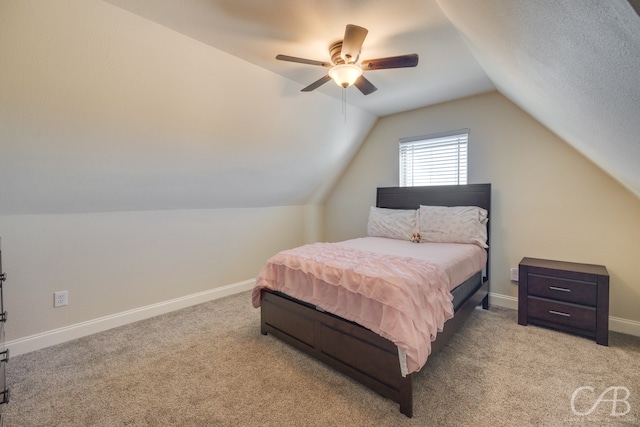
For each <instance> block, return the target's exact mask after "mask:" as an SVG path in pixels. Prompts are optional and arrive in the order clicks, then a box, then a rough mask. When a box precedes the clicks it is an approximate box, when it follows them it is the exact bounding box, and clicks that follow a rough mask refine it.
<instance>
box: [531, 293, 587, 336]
mask: <svg viewBox="0 0 640 427" xmlns="http://www.w3.org/2000/svg"><path fill="white" fill-rule="evenodd" d="M527 306H528V311H529V319H530V320H531V321H532V322H534V323H535V319H539V320H543V321H545V322H551V323H555V324H557V326H558V327H561V326H562V325H566V326H569V327H573V328H578V329H584V330H586V331H595V329H596V309H595V308H592V307H584V306H578V305H574V304H566V303H562V302H556V301H552V300H548V299H545V298H538V297H529V298H528V299H527Z"/></svg>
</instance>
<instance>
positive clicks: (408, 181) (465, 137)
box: [400, 129, 469, 187]
mask: <svg viewBox="0 0 640 427" xmlns="http://www.w3.org/2000/svg"><path fill="white" fill-rule="evenodd" d="M468 141H469V129H462V130H457V131H453V132H446V133H440V134H434V135H426V136H420V137H413V138H402V139H401V140H400V186H401V187H413V186H418V185H464V184H466V183H467V144H468Z"/></svg>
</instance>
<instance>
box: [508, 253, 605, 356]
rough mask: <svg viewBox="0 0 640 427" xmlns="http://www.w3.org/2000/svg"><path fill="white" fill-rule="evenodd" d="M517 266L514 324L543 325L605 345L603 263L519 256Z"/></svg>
mask: <svg viewBox="0 0 640 427" xmlns="http://www.w3.org/2000/svg"><path fill="white" fill-rule="evenodd" d="M518 270H519V271H518V278H519V280H518V324H520V325H527V324H528V323H532V324H536V325H540V326H546V327H549V328H553V329H558V330H562V331H566V332H571V333H574V334H578V335H583V336H587V337H590V338H595V340H596V342H597V343H598V344H600V345H609V273H608V272H607V269H606V267H604V266H602V265H593V264H579V263H574V262H563V261H552V260H546V259H537V258H523V259H522V261H520V265H519V269H518Z"/></svg>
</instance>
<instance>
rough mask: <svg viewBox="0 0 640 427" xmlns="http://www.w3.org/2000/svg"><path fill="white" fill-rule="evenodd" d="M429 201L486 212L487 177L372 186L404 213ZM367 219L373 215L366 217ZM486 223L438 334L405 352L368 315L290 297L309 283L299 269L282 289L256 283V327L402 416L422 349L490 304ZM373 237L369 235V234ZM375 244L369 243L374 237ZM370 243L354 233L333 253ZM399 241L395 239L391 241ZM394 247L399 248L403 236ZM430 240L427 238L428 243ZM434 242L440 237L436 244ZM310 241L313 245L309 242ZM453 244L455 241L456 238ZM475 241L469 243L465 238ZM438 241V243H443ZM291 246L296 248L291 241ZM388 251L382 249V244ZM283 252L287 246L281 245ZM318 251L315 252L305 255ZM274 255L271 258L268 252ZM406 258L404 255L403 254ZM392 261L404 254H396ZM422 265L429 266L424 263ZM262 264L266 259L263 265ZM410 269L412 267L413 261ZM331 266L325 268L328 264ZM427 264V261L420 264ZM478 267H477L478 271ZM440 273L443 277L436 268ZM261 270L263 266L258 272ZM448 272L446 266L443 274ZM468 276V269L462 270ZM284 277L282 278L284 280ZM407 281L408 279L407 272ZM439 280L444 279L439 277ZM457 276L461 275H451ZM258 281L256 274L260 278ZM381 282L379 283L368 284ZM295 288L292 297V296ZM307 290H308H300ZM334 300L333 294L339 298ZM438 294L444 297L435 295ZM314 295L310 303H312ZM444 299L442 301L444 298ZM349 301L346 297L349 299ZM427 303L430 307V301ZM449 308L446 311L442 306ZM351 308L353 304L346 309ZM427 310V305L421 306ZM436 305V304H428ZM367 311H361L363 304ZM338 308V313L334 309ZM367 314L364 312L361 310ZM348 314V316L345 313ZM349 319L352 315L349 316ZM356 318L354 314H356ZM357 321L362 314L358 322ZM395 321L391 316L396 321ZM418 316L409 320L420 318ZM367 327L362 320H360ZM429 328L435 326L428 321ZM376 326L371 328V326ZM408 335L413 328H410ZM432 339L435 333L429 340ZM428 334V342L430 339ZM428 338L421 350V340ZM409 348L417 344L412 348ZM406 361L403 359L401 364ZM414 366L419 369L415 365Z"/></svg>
mask: <svg viewBox="0 0 640 427" xmlns="http://www.w3.org/2000/svg"><path fill="white" fill-rule="evenodd" d="M428 206H434V207H454V206H460V207H463V206H473V207H478V208H479V209H480V210H485V211H486V215H487V216H488V215H489V214H490V207H491V185H490V184H469V185H460V186H429V187H383V188H378V189H377V195H376V207H375V208H372V210H373V209H379V208H382V209H379V210H381V211H385V210H387V209H394V210H395V211H392V212H393V213H396V212H397V213H399V214H400V213H402V212H405V211H408V210H420V209H427V207H428ZM369 221H370V223H371V216H370V220H369ZM488 237H489V223H488V222H487V223H486V245H484V246H485V247H486V248H484V249H482V251H481V252H482V253H483V255H484V258H483V264H484V265H482V266H481V267H480V268H478V267H477V266H475V267H474V268H473V270H474V271H472V272H471V273H469V274H467V276H468V277H467V278H465V279H464V280H463V281H462V283H460V284H459V283H448V286H449V287H450V289H449V290H450V292H451V293H450V294H448V293H447V295H450V298H449V299H450V300H452V301H450V305H451V307H450V308H448V307H445V308H443V311H444V315H445V320H446V321H443V320H442V319H438V321H439V322H440V324H439V325H437V329H438V331H437V334H436V333H433V332H432V333H431V339H430V340H429V339H426V340H420V341H429V342H428V343H425V342H421V343H420V344H418V345H419V348H418V347H416V348H417V350H416V348H414V347H412V346H409V347H408V349H407V350H406V351H405V346H404V344H396V343H400V342H401V343H404V341H403V340H402V339H398V338H397V337H396V336H394V335H391V336H390V335H389V333H387V330H386V329H384V328H383V329H382V330H377V329H376V327H377V325H374V326H376V327H373V326H372V325H370V324H368V323H367V318H366V316H365V317H358V316H357V315H356V316H355V317H354V316H353V315H352V313H351V312H350V311H341V308H340V307H342V306H335V307H334V306H333V305H330V304H328V306H329V307H331V308H332V309H331V310H327V309H325V308H322V307H326V306H325V305H323V304H317V301H315V300H314V298H311V297H308V298H307V297H305V298H302V299H301V298H296V297H295V295H296V293H295V292H293V291H292V289H294V288H291V286H295V287H304V286H311V285H308V284H307V283H306V282H305V281H304V280H302V279H299V277H300V276H295V275H293V276H290V277H291V278H290V279H288V280H289V281H294V282H295V281H296V280H297V281H298V282H297V283H293V284H292V283H289V284H288V285H287V286H288V288H284V287H283V288H282V289H289V291H287V292H282V291H280V290H278V289H269V288H268V287H266V286H264V284H263V285H261V286H258V284H257V285H256V287H255V288H254V291H253V294H252V297H253V299H254V300H253V303H254V306H256V307H257V306H259V307H260V310H261V326H260V331H261V333H262V334H263V335H267V334H270V335H272V336H274V337H276V338H278V339H280V340H282V341H284V342H286V343H288V344H290V345H292V346H293V347H295V348H297V349H299V350H302V351H304V352H306V353H307V354H309V355H311V356H312V357H314V358H316V359H318V360H320V361H322V362H324V363H326V364H327V365H329V366H331V367H332V368H334V369H336V370H337V371H339V372H341V373H343V374H345V375H348V376H349V377H351V378H353V379H354V380H356V381H358V382H360V383H361V384H363V385H365V386H366V387H369V388H370V389H372V390H374V391H376V392H377V393H379V394H380V395H382V396H384V397H386V398H389V399H391V400H393V401H394V402H397V403H398V404H399V406H400V412H401V413H403V414H404V415H406V416H408V417H412V416H413V385H412V376H413V375H414V374H415V373H416V372H417V371H419V370H420V369H421V368H422V366H423V364H424V362H426V356H424V354H425V351H426V353H427V356H433V354H435V353H437V352H438V351H439V350H440V349H441V348H442V347H443V346H444V345H445V344H446V343H447V341H448V340H449V339H450V338H451V337H452V336H453V334H454V333H455V332H456V331H457V330H459V329H460V327H461V326H462V325H463V324H464V322H465V321H466V319H467V318H468V317H469V316H470V314H471V313H472V312H473V310H474V309H475V308H476V307H477V306H479V305H480V304H481V305H482V307H483V308H484V309H487V308H488V293H489V249H488V244H489V239H488ZM374 239H375V238H374ZM374 243H375V242H374ZM363 244H364V245H365V248H366V247H367V245H370V244H371V242H370V241H366V242H365V243H362V242H361V241H360V240H357V239H356V240H355V241H346V242H339V243H338V244H337V245H338V246H339V248H338V249H337V250H338V251H339V252H337V255H336V256H338V257H340V256H342V252H340V251H346V252H347V253H349V251H351V250H352V249H351V247H352V246H353V247H355V249H353V250H354V252H355V253H356V254H359V252H358V251H359V250H360V249H361V246H362V245H363ZM395 244H396V245H400V243H395ZM402 244H403V245H404V246H403V248H402V249H401V251H400V253H402V251H404V250H405V249H404V247H405V246H407V242H404V243H402ZM317 245H321V244H314V245H305V247H304V248H305V249H306V250H311V249H314V250H316V248H315V246H317ZM408 245H414V247H415V248H420V249H421V250H422V249H424V250H427V245H424V246H423V245H422V244H421V243H418V244H416V243H408ZM432 245H433V244H432ZM435 245H438V243H435ZM311 246H314V248H311ZM454 246H455V244H454ZM458 246H464V245H458ZM467 246H475V245H467ZM443 247H444V246H443ZM296 250H298V249H297V248H296ZM385 250H386V249H385ZM283 252H285V251H283ZM310 256H311V257H312V258H317V257H316V255H314V254H312V255H310ZM378 256H383V257H384V256H387V257H388V260H389V263H390V265H391V266H392V265H393V264H392V261H394V257H395V255H384V254H379V255H378ZM274 258H275V257H274ZM405 260H409V258H405ZM398 261H402V259H399V260H398ZM414 262H415V263H416V266H415V270H416V272H417V273H420V271H419V270H421V268H422V267H421V266H422V264H419V262H418V261H417V260H415V259H414V258H413V257H412V258H411V262H409V263H407V265H410V264H413V263H414ZM427 267H428V266H427ZM265 268H266V266H265ZM412 268H413V267H412ZM327 269H329V267H327ZM425 269H426V267H425ZM263 270H264V269H263ZM476 270H477V271H476ZM439 273H440V277H444V276H446V274H443V273H442V271H439ZM261 274H262V273H261ZM447 274H448V273H447ZM465 277H466V276H465ZM283 280H284V279H283ZM411 280H414V279H413V278H411ZM443 280H444V279H443ZM455 280H459V279H455ZM261 282H264V280H261V277H259V279H258V283H261ZM374 288H376V289H379V287H374ZM292 295H294V296H292ZM305 295H306V294H305ZM337 298H338V299H339V297H337ZM439 298H440V299H442V297H439ZM313 302H316V303H315V304H314V303H313ZM443 304H444V303H443ZM347 305H348V304H347ZM433 307H436V305H435V304H434V305H433ZM449 310H450V313H448V311H449ZM352 311H353V310H352ZM419 311H420V312H421V315H422V314H425V315H426V312H427V311H430V310H419ZM434 311H438V310H437V309H435V308H434ZM365 312H366V311H365ZM337 314H341V315H337ZM367 316H368V315H367ZM345 317H346V318H345ZM433 317H435V316H431V317H429V319H427V320H426V321H425V322H426V323H435V321H434V320H433ZM348 319H351V320H348ZM356 320H357V321H356ZM361 320H362V321H361ZM394 322H396V321H394ZM420 322H421V321H416V322H415V323H420ZM363 324H364V325H366V326H369V327H365V326H362V325H363ZM431 327H434V326H433V325H431ZM374 331H377V332H374ZM413 335H419V336H422V335H420V334H418V333H413ZM434 338H435V339H434ZM431 341H432V342H431ZM423 345H426V346H427V349H426V350H425V349H424V348H423V347H422V346H423ZM414 350H415V351H414ZM418 359H419V360H418ZM403 363H404V364H403ZM416 366H417V369H416Z"/></svg>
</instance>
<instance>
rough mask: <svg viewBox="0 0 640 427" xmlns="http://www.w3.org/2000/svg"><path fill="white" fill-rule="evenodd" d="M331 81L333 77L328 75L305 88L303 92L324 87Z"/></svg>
mask: <svg viewBox="0 0 640 427" xmlns="http://www.w3.org/2000/svg"><path fill="white" fill-rule="evenodd" d="M329 80H331V77H330V76H329V75H328V74H327V75H326V76H324V77H323V78H321V79H318V80H316V81H315V82H313V83H311V84H310V85H309V86H307V87H305V88H303V89H302V92H311V91H312V90H314V89H317V88H319V87H320V86H322V85H323V84H325V83H326V82H328V81H329Z"/></svg>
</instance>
